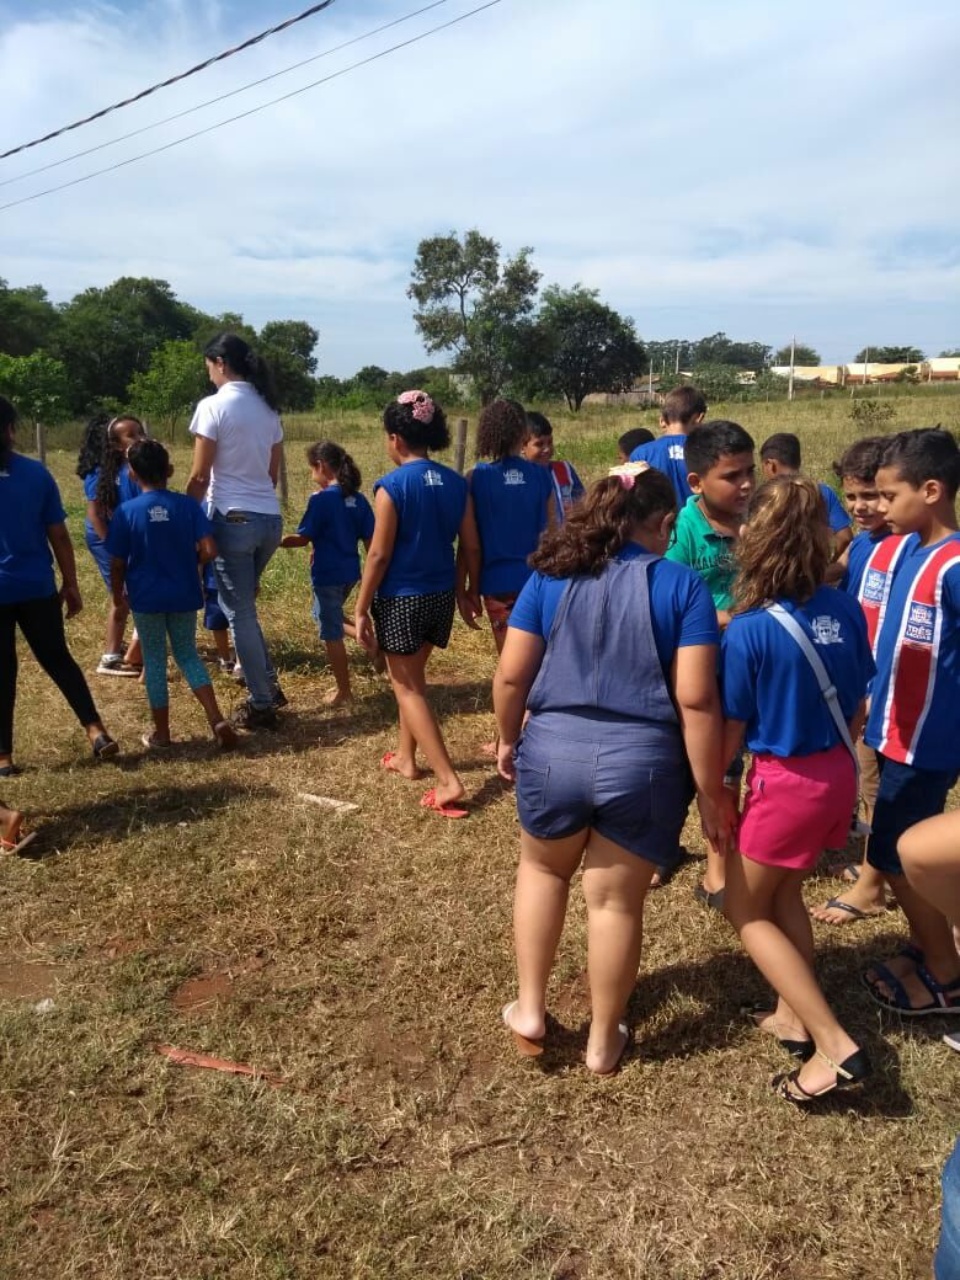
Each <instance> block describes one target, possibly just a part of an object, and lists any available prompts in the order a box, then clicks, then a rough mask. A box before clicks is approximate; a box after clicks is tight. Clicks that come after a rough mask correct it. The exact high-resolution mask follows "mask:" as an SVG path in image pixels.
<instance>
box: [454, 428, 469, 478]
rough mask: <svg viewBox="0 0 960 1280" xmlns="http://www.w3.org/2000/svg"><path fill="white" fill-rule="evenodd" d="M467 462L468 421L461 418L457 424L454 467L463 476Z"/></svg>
mask: <svg viewBox="0 0 960 1280" xmlns="http://www.w3.org/2000/svg"><path fill="white" fill-rule="evenodd" d="M466 461H467V420H466V418H461V419H460V420H459V421H458V422H457V439H456V443H455V445H454V454H453V465H454V466H455V467H456V469H457V470H458V471H459V472H460V474H461V475H463V468H464V465H465V464H466Z"/></svg>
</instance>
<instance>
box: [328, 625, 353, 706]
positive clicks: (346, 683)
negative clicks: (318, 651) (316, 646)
mask: <svg viewBox="0 0 960 1280" xmlns="http://www.w3.org/2000/svg"><path fill="white" fill-rule="evenodd" d="M324 644H325V645H326V649H327V662H329V664H330V670H331V671H332V672H333V676H334V679H335V680H336V682H337V687H336V689H335V690H332V691H331V692H330V693H328V694H327V695H326V697H325V698H324V702H325V703H326V704H327V706H328V707H339V706H342V704H343V703H344V702H349V701H350V699H351V698H352V697H353V691H352V690H351V688H350V668H349V666H348V665H347V646H346V645H345V644H344V643H343V641H342V640H325V641H324Z"/></svg>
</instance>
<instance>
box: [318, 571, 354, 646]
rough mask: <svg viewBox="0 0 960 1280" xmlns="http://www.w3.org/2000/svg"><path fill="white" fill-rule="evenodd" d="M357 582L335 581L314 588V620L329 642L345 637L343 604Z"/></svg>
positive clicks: (325, 639) (321, 636) (321, 634)
mask: <svg viewBox="0 0 960 1280" xmlns="http://www.w3.org/2000/svg"><path fill="white" fill-rule="evenodd" d="M356 585H357V584H356V583H355V582H344V583H339V582H335V583H333V584H332V585H331V586H327V587H314V588H313V620H314V622H315V623H316V624H317V626H318V627H319V628H320V639H321V640H323V641H324V642H325V643H327V644H331V643H333V642H335V641H337V640H342V639H343V605H344V602H345V600H346V598H347V596H348V595H349V594H350V592H351V591H352V590H353V588H354V587H355V586H356Z"/></svg>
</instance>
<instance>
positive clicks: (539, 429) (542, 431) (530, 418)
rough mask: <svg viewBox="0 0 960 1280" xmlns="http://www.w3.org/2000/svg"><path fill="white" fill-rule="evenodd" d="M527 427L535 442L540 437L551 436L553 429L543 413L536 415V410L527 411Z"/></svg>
mask: <svg viewBox="0 0 960 1280" xmlns="http://www.w3.org/2000/svg"><path fill="white" fill-rule="evenodd" d="M527 426H528V427H529V428H530V434H531V435H532V436H533V438H534V439H535V440H537V439H539V438H540V436H552V435H553V427H552V426H551V424H550V419H549V418H548V417H547V416H546V414H543V413H537V411H536V409H528V410H527Z"/></svg>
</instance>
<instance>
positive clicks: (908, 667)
mask: <svg viewBox="0 0 960 1280" xmlns="http://www.w3.org/2000/svg"><path fill="white" fill-rule="evenodd" d="M958 488H960V449H958V448H957V443H956V441H955V440H954V439H953V437H952V436H951V435H950V434H949V433H948V432H946V431H941V430H940V429H939V428H938V427H934V428H929V429H925V430H921V431H903V432H900V433H899V434H898V435H895V436H891V437H890V440H889V443H888V445H887V448H886V449H885V451H884V454H883V457H882V459H881V463H880V467H879V469H878V471H877V491H878V493H879V504H878V509H879V511H880V513H881V514H882V515H883V517H884V519H885V520H886V522H887V524H888V525H889V526H890V529H891V530H892V533H893V535H894V536H893V537H890V538H885V539H884V540H883V541H881V542H880V543H879V544H878V545H877V547H876V548H875V550H874V552H873V554H872V555H871V556H870V558H869V560H868V561H867V564H866V566H865V568H864V586H863V600H862V604H863V608H864V611H865V612H866V614H867V619H868V630H869V628H870V625H871V616H872V617H873V619H874V622H873V625H874V627H875V629H876V642H875V652H876V662H877V675H876V678H875V680H874V683H873V688H872V692H871V703H870V714H869V717H868V719H867V728H866V733H865V735H864V737H865V739H866V742H867V745H868V746H871V747H873V748H874V749H875V750H876V751H877V752H878V753H879V757H880V788H879V791H878V793H877V803H876V807H875V809H874V814H873V831H872V833H871V835H870V839H869V841H868V844H867V860H868V861H869V863H870V865H871V866H872V867H875V868H876V870H877V871H880V872H882V873H883V875H884V876H886V878H887V880H888V881H889V883H890V886H891V887H892V889H893V892H894V894H895V895H896V898H897V902H898V903H899V904H900V906H901V907H902V909H903V913H904V915H905V916H906V918H907V922H908V924H909V926H910V942H909V944H908V945H907V946H905V947H904V948H903V950H902V951H901V952H900V954H899V955H897V956H895V957H894V958H893V960H891V961H890V962H889V963H887V964H881V963H879V962H878V963H875V964H873V965H872V966H871V967H870V969H868V970H867V972H866V973H865V974H864V982H865V983H866V986H867V989H868V991H869V992H870V995H871V996H872V997H873V999H874V1000H875V1001H876V1002H877V1004H879V1005H881V1006H882V1007H883V1008H885V1009H889V1010H891V1011H892V1012H894V1013H897V1014H899V1015H901V1016H904V1017H920V1016H923V1015H925V1014H953V1015H957V1014H960V956H958V954H957V948H956V944H955V942H954V937H953V931H952V929H951V927H950V923H949V921H948V920H947V918H946V917H945V916H944V915H943V913H942V912H941V911H940V910H939V909H938V908H937V907H936V906H934V905H932V904H931V903H930V902H928V901H927V900H926V899H925V898H923V897H922V896H921V895H920V894H919V893H917V891H916V889H914V888H913V886H912V885H911V884H910V882H909V881H908V880H907V878H906V876H905V875H904V870H903V865H902V863H901V861H900V855H899V852H898V842H899V840H900V837H901V836H902V835H903V834H904V833H905V832H906V830H907V828H908V827H912V826H913V825H914V824H915V823H917V822H921V821H923V820H924V819H925V818H931V817H934V816H935V815H936V814H939V813H941V812H942V811H943V808H944V806H945V804H946V800H947V795H948V793H949V792H950V790H951V788H952V787H953V786H954V785H955V783H956V781H957V775H958V773H960V733H958V731H957V726H958V713H960V533H958V531H957V515H956V508H955V503H956V496H957V489H958Z"/></svg>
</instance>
